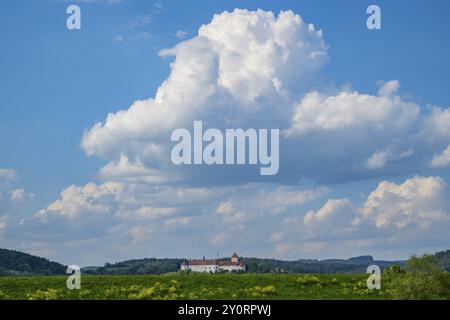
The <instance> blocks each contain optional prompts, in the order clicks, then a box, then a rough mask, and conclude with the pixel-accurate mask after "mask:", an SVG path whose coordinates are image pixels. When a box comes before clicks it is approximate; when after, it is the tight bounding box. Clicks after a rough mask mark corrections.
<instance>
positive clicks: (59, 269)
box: [0, 249, 66, 276]
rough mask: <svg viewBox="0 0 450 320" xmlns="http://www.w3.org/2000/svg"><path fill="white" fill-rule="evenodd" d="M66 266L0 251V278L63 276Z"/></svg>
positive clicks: (28, 255) (34, 257) (39, 258)
mask: <svg viewBox="0 0 450 320" xmlns="http://www.w3.org/2000/svg"><path fill="white" fill-rule="evenodd" d="M65 272H66V266H64V265H62V264H60V263H57V262H52V261H49V260H47V259H45V258H41V257H36V256H32V255H30V254H26V253H23V252H19V251H15V250H8V249H0V276H29V275H58V274H65Z"/></svg>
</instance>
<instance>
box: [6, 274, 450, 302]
mask: <svg viewBox="0 0 450 320" xmlns="http://www.w3.org/2000/svg"><path fill="white" fill-rule="evenodd" d="M395 277H397V278H398V277H402V275H395ZM384 278H385V279H384ZM384 278H383V279H382V289H381V290H369V289H367V287H366V280H367V276H366V275H343V274H340V275H336V274H334V275H333V274H322V275H304V274H303V275H300V274H297V275H295V274H175V273H173V274H166V275H146V276H83V277H82V280H81V290H68V289H67V288H66V279H67V277H64V276H54V277H52V276H37V277H4V278H0V299H21V300H22V299H23V300H53V299H169V300H175V299H205V300H206V299H392V298H396V295H395V288H394V287H393V285H394V284H395V281H396V279H393V278H392V277H387V278H386V277H384ZM397 280H398V279H397ZM447 280H448V281H450V276H448V275H447ZM431 298H433V297H431ZM436 298H444V299H449V298H450V297H438V296H436Z"/></svg>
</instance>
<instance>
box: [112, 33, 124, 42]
mask: <svg viewBox="0 0 450 320" xmlns="http://www.w3.org/2000/svg"><path fill="white" fill-rule="evenodd" d="M113 40H114V42H117V43H120V42H123V36H122V35H121V34H118V35H116V36H115V37H114V38H113Z"/></svg>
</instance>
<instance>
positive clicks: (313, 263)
mask: <svg viewBox="0 0 450 320" xmlns="http://www.w3.org/2000/svg"><path fill="white" fill-rule="evenodd" d="M243 259H244V260H245V262H246V264H247V271H248V272H252V273H365V272H366V270H367V266H369V265H371V264H377V265H379V266H380V267H381V268H382V269H384V268H385V267H389V266H391V265H393V264H394V263H398V264H400V265H402V264H403V263H404V262H403V261H377V260H374V259H373V258H372V257H371V256H361V257H355V258H350V259H345V260H344V259H330V260H296V261H283V260H276V259H261V258H243ZM182 261H183V260H182V259H156V258H147V259H135V260H128V261H122V262H118V263H115V264H110V263H107V264H105V266H103V267H87V268H83V272H84V273H87V274H108V275H125V274H163V273H167V272H176V271H178V270H179V269H180V264H181V262H182Z"/></svg>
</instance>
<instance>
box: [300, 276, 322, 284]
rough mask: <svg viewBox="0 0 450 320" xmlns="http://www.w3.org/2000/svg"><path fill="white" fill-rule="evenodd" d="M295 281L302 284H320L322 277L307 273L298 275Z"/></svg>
mask: <svg viewBox="0 0 450 320" xmlns="http://www.w3.org/2000/svg"><path fill="white" fill-rule="evenodd" d="M295 282H296V283H298V284H302V285H306V284H319V283H320V279H319V278H317V277H316V276H313V275H309V274H307V275H304V276H300V277H297V279H296V280H295Z"/></svg>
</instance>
